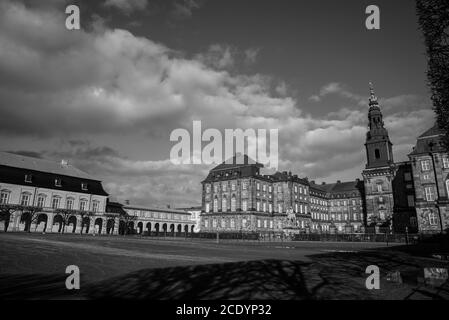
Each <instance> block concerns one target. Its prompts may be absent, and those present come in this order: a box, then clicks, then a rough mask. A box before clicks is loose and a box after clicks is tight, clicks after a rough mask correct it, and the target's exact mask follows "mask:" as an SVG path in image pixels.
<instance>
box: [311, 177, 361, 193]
mask: <svg viewBox="0 0 449 320" xmlns="http://www.w3.org/2000/svg"><path fill="white" fill-rule="evenodd" d="M360 183H361V182H360V181H357V180H355V181H348V182H337V183H326V184H321V185H318V184H311V185H310V186H311V187H312V188H315V189H318V190H322V191H325V192H327V193H345V192H353V191H356V192H359V187H358V185H359V184H360Z"/></svg>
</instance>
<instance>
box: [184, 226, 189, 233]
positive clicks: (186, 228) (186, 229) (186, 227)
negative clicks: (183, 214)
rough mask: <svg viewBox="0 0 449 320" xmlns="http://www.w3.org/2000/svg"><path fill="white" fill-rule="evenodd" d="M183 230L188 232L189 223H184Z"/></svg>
mask: <svg viewBox="0 0 449 320" xmlns="http://www.w3.org/2000/svg"><path fill="white" fill-rule="evenodd" d="M184 232H185V233H188V232H189V225H187V224H186V225H185V226H184Z"/></svg>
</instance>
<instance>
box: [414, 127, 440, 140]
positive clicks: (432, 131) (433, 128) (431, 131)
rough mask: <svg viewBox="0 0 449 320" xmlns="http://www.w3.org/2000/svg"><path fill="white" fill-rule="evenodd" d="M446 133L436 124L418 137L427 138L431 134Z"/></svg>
mask: <svg viewBox="0 0 449 320" xmlns="http://www.w3.org/2000/svg"><path fill="white" fill-rule="evenodd" d="M438 135H444V132H443V130H441V129H440V128H439V127H438V124H435V125H434V126H433V127H432V128H430V129H428V130H427V131H426V132H424V133H423V134H421V135H420V136H419V137H418V138H425V137H431V136H438Z"/></svg>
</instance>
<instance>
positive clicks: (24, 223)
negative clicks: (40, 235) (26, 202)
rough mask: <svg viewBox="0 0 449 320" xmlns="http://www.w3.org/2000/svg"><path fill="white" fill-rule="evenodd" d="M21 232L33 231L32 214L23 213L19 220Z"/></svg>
mask: <svg viewBox="0 0 449 320" xmlns="http://www.w3.org/2000/svg"><path fill="white" fill-rule="evenodd" d="M19 223H20V225H19V230H21V231H31V230H30V229H31V214H30V213H29V212H23V213H22V214H21V216H20V220H19Z"/></svg>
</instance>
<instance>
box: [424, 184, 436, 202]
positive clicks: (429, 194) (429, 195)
mask: <svg viewBox="0 0 449 320" xmlns="http://www.w3.org/2000/svg"><path fill="white" fill-rule="evenodd" d="M424 190H425V193H426V200H427V201H434V200H435V193H434V192H433V187H425V188H424Z"/></svg>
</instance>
